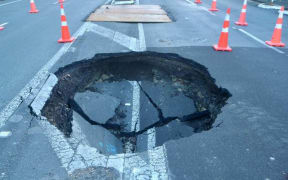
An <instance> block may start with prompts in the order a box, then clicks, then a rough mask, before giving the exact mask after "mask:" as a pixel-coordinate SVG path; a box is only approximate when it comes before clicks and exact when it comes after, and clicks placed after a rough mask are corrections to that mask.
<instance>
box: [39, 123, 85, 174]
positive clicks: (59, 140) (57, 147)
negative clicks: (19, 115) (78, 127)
mask: <svg viewBox="0 0 288 180" xmlns="http://www.w3.org/2000/svg"><path fill="white" fill-rule="evenodd" d="M37 122H38V123H39V125H40V126H41V128H42V129H43V131H44V134H45V135H46V136H47V137H48V139H49V142H50V144H51V146H52V148H53V150H54V152H55V153H56V155H57V156H58V158H59V159H60V162H61V164H62V167H64V168H65V169H66V170H67V172H68V173H72V172H73V171H74V170H76V169H79V168H85V167H86V166H85V163H84V162H83V161H82V159H76V158H75V151H74V150H73V149H72V147H71V145H70V144H69V143H68V141H67V140H66V138H65V137H64V135H63V133H62V132H60V131H59V130H58V129H57V128H56V127H55V126H53V125H52V124H50V123H49V122H48V121H47V120H46V119H43V120H40V119H38V120H37Z"/></svg>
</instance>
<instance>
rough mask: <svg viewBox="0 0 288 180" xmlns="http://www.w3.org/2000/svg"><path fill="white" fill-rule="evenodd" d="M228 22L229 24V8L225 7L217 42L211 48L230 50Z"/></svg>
mask: <svg viewBox="0 0 288 180" xmlns="http://www.w3.org/2000/svg"><path fill="white" fill-rule="evenodd" d="M229 24H230V8H228V9H227V12H226V16H225V21H224V24H223V28H222V32H221V35H220V38H219V41H218V44H216V45H214V46H213V48H214V49H215V50H216V51H232V49H231V48H230V47H229V46H228V35H229Z"/></svg>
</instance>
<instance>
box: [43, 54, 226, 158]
mask: <svg viewBox="0 0 288 180" xmlns="http://www.w3.org/2000/svg"><path fill="white" fill-rule="evenodd" d="M55 74H56V76H57V77H58V79H59V81H58V83H57V84H56V86H55V87H54V88H53V90H52V94H51V96H50V98H49V100H48V101H47V102H46V104H45V107H44V108H43V109H42V115H44V116H45V117H46V118H47V119H48V121H49V122H51V123H52V124H53V125H55V126H56V127H57V128H58V129H59V130H61V131H62V132H63V133H64V134H65V135H66V136H67V137H70V136H71V133H73V131H74V128H76V125H77V127H78V128H79V127H80V128H81V129H82V132H84V134H85V136H86V137H87V139H88V141H89V143H90V144H91V146H94V147H96V148H97V149H99V150H100V152H102V153H103V154H117V153H125V152H139V151H145V150H147V149H149V148H151V146H152V147H155V146H160V145H163V144H164V143H165V142H166V141H169V140H175V139H179V138H183V137H188V136H191V135H193V134H194V133H200V132H202V131H207V130H209V129H211V128H212V127H213V123H214V122H215V119H216V117H217V115H218V114H219V113H221V108H222V107H223V106H224V105H225V104H226V101H227V99H228V98H229V97H230V96H231V94H230V93H229V92H228V90H226V89H224V88H221V87H218V86H217V85H216V84H215V80H214V79H213V78H212V77H211V76H210V74H209V72H208V71H207V68H206V67H204V66H203V65H200V64H199V63H196V62H195V61H193V60H191V59H185V58H183V57H180V56H178V55H176V54H162V53H155V52H141V53H136V52H132V53H120V54H98V55H96V56H95V57H93V58H92V59H88V60H82V61H79V62H75V63H72V64H70V65H67V66H65V67H62V68H60V69H59V70H58V71H57V72H56V73H55ZM75 131H76V130H75Z"/></svg>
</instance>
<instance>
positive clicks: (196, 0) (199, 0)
mask: <svg viewBox="0 0 288 180" xmlns="http://www.w3.org/2000/svg"><path fill="white" fill-rule="evenodd" d="M194 3H196V4H200V3H202V2H201V0H195V1H194Z"/></svg>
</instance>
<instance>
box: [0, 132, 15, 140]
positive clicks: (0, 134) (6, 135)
mask: <svg viewBox="0 0 288 180" xmlns="http://www.w3.org/2000/svg"><path fill="white" fill-rule="evenodd" d="M11 135H12V133H11V131H0V138H7V137H9V136H11Z"/></svg>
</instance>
